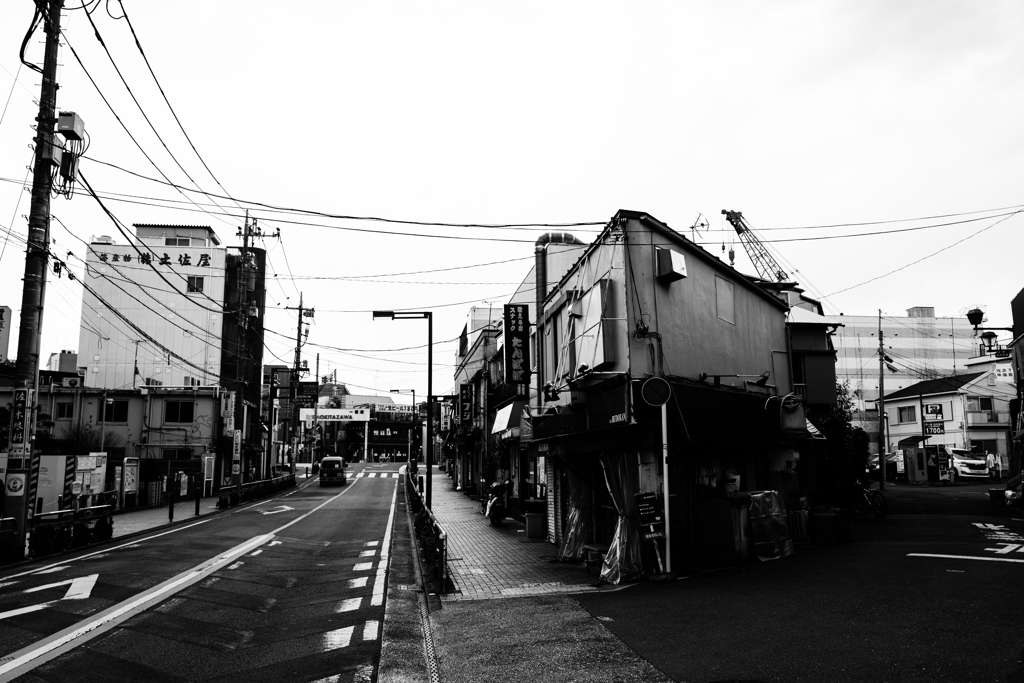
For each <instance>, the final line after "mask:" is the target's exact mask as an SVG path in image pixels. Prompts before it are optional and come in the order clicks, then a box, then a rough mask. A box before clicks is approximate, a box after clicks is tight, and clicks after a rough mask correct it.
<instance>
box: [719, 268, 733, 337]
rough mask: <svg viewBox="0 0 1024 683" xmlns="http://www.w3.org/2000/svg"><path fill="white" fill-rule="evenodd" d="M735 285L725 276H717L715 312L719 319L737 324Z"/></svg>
mask: <svg viewBox="0 0 1024 683" xmlns="http://www.w3.org/2000/svg"><path fill="white" fill-rule="evenodd" d="M735 297H736V292H735V285H734V284H733V283H732V282H729V281H728V280H726V279H725V278H723V277H718V276H717V275H716V276H715V306H716V310H715V313H716V314H717V315H718V319H719V320H724V321H725V322H727V323H732V324H734V325H735V324H736V298H735Z"/></svg>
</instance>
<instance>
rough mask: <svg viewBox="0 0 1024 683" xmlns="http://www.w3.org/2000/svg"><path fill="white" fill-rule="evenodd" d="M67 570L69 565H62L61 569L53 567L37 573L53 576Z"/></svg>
mask: <svg viewBox="0 0 1024 683" xmlns="http://www.w3.org/2000/svg"><path fill="white" fill-rule="evenodd" d="M67 568H68V565H66V564H62V565H61V566H59V567H51V568H49V569H44V570H42V571H38V572H36V574H53V573H54V572H59V571H63V570H65V569H67Z"/></svg>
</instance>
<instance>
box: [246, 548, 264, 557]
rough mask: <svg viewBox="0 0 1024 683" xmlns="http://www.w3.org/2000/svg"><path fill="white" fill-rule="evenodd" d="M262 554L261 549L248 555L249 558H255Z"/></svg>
mask: <svg viewBox="0 0 1024 683" xmlns="http://www.w3.org/2000/svg"><path fill="white" fill-rule="evenodd" d="M262 552H263V548H260V549H259V550H254V551H253V552H251V553H249V557H256V556H257V555H259V554H260V553H262Z"/></svg>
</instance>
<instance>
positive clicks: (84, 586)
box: [25, 574, 100, 600]
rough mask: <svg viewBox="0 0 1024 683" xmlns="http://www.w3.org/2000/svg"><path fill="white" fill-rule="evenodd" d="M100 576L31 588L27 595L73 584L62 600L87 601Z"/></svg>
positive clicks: (83, 577)
mask: <svg viewBox="0 0 1024 683" xmlns="http://www.w3.org/2000/svg"><path fill="white" fill-rule="evenodd" d="M99 576H100V575H99V574H90V575H89V576H80V577H78V578H77V579H68V580H67V581H58V582H57V583H48V584H46V585H45V586H36V587H35V588H29V589H28V590H26V591H25V592H26V593H36V592H38V591H42V590H46V589H47V588H56V587H57V586H63V585H64V584H68V583H69V584H71V587H70V588H68V592H67V593H65V594H64V597H63V598H61V600H85V599H86V598H87V597H89V594H90V593H92V589H93V586H95V585H96V579H98V578H99Z"/></svg>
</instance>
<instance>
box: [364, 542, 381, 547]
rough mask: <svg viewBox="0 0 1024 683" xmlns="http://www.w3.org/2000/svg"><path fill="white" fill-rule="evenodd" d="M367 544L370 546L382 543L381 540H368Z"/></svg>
mask: <svg viewBox="0 0 1024 683" xmlns="http://www.w3.org/2000/svg"><path fill="white" fill-rule="evenodd" d="M366 545H368V546H375V545H380V541H367V542H366Z"/></svg>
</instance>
